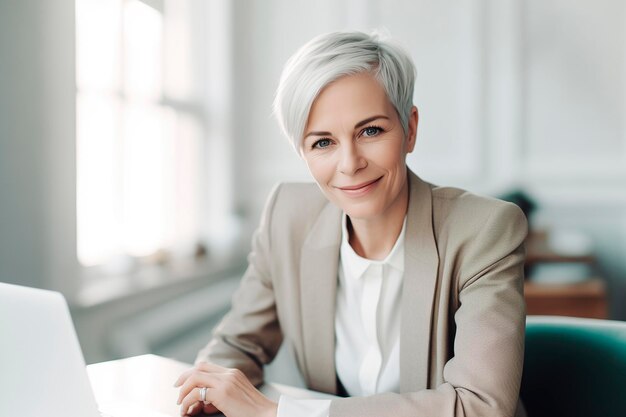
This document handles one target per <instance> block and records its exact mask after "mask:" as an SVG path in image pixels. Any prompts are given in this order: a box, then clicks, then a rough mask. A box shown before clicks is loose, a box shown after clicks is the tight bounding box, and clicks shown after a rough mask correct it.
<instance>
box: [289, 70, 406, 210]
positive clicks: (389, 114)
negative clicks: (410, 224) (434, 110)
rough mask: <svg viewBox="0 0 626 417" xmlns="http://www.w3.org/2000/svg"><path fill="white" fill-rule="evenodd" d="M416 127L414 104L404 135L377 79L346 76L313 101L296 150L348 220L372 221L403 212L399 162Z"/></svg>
mask: <svg viewBox="0 0 626 417" xmlns="http://www.w3.org/2000/svg"><path fill="white" fill-rule="evenodd" d="M416 129H417V109H416V108H415V107H413V108H412V109H411V115H410V118H409V134H408V136H407V137H405V134H404V130H403V129H402V125H401V122H400V119H399V118H398V115H397V113H396V111H395V108H394V107H393V105H392V104H391V102H390V101H389V99H388V98H387V94H386V93H385V90H384V89H383V87H382V86H381V85H380V84H379V82H378V81H377V80H376V79H375V78H374V77H373V76H372V75H371V74H369V73H361V74H357V75H350V76H345V77H342V78H340V79H338V80H336V81H334V82H333V83H331V84H329V85H328V86H326V88H324V89H323V90H322V92H321V93H320V94H319V95H318V97H317V98H316V99H315V101H314V102H313V105H312V107H311V112H310V113H309V119H308V123H307V126H306V128H305V131H304V135H305V137H304V140H303V142H302V144H301V149H300V151H301V154H302V156H303V158H304V160H305V161H306V163H307V166H308V167H309V171H310V172H311V174H312V175H313V177H314V178H315V181H316V182H317V184H318V185H319V187H320V188H321V190H322V192H323V193H324V194H325V195H326V197H327V198H328V199H329V200H330V201H332V202H333V203H335V204H336V205H337V206H339V207H341V208H342V209H343V210H344V211H345V212H346V214H348V216H350V218H351V219H364V220H374V219H376V218H379V216H385V215H387V214H390V213H398V210H399V209H401V211H402V216H404V211H405V210H406V204H407V201H408V193H407V187H406V163H405V160H406V154H407V153H409V152H412V151H413V148H414V147H415V134H416ZM400 205H404V207H403V208H400V207H399V206H400ZM394 209H395V210H394Z"/></svg>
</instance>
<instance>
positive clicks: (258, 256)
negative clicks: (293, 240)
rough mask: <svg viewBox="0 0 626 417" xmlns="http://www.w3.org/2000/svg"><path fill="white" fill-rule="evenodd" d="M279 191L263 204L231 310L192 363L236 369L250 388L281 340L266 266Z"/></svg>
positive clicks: (267, 266) (268, 266) (269, 360)
mask: <svg viewBox="0 0 626 417" xmlns="http://www.w3.org/2000/svg"><path fill="white" fill-rule="evenodd" d="M280 188H281V187H280V185H278V186H277V187H276V188H275V189H274V190H273V191H272V193H271V194H270V197H269V199H268V201H267V203H266V206H265V209H264V211H263V215H262V217H261V223H260V226H259V228H258V229H257V231H256V232H255V233H254V236H253V239H252V250H251V252H250V254H249V255H248V269H247V270H246V272H245V274H244V276H243V278H242V280H241V284H240V286H239V288H238V289H237V291H236V292H235V294H234V296H233V300H232V307H231V310H230V312H229V313H228V314H227V315H226V316H225V317H224V318H223V319H222V321H221V322H220V324H219V325H218V326H217V327H216V329H215V330H214V332H213V338H212V339H211V341H210V342H209V343H208V345H207V346H206V347H205V348H204V349H202V350H201V351H200V352H199V353H198V357H197V359H196V363H199V362H210V363H215V364H218V365H220V366H222V367H226V368H236V369H239V370H240V371H242V372H243V373H244V374H245V375H246V376H247V377H248V378H249V379H250V382H252V384H254V385H259V384H261V383H262V382H263V365H264V364H267V363H269V362H271V361H272V359H273V358H274V356H276V353H277V352H278V349H279V347H280V345H281V343H282V340H283V336H282V332H281V329H280V325H279V323H278V318H277V314H276V304H275V298H274V297H275V296H274V290H273V288H272V281H271V276H270V264H269V263H270V253H271V242H270V233H269V231H270V230H271V221H272V212H273V209H274V204H275V202H276V199H277V196H278V194H279V192H280ZM208 301H209V300H207V302H208Z"/></svg>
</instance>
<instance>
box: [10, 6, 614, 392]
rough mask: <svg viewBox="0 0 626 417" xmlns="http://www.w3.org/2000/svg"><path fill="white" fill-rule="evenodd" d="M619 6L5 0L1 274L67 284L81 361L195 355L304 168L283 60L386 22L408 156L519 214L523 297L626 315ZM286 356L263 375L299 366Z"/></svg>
mask: <svg viewBox="0 0 626 417" xmlns="http://www.w3.org/2000/svg"><path fill="white" fill-rule="evenodd" d="M625 18H626V3H624V2H622V1H619V0H597V1H594V2H589V1H586V0H568V1H566V0H551V1H545V0H464V1H451V0H445V1H427V0H321V1H316V2H311V1H302V0H298V1H295V0H266V1H259V0H233V1H227V0H39V1H37V0H13V1H12V0H0V281H3V282H9V283H16V284H20V285H27V286H33V287H40V288H49V289H54V290H58V291H61V292H63V293H64V294H65V296H66V297H67V299H68V301H69V303H70V306H71V310H72V315H73V318H74V321H75V324H76V327H77V331H78V334H79V338H80V341H81V344H82V346H83V350H84V354H85V357H86V360H87V362H88V363H93V362H99V361H104V360H108V359H113V358H120V357H126V356H131V355H135V354H141V353H146V352H153V353H157V354H160V355H164V356H168V357H173V358H177V359H180V360H183V361H187V362H191V361H193V359H194V357H195V354H196V352H197V350H198V349H199V348H201V347H202V346H203V345H204V344H205V343H206V342H207V341H208V339H209V337H210V331H211V329H212V328H213V326H214V325H215V323H216V322H217V321H218V320H219V318H220V317H221V316H222V315H223V314H224V312H225V311H226V310H227V309H228V306H229V302H230V296H231V294H232V291H233V290H234V289H235V288H236V286H237V283H238V280H239V278H240V277H241V274H242V272H243V270H244V268H245V265H246V259H245V257H246V254H247V250H248V248H249V241H250V238H251V234H252V232H253V231H254V229H255V227H256V225H257V222H258V220H259V215H260V211H261V209H262V207H263V204H264V200H265V198H266V196H267V194H268V192H269V191H270V189H271V188H272V186H273V185H274V184H275V183H276V182H279V181H311V178H310V177H309V174H308V172H307V170H306V166H305V165H304V163H303V162H302V161H301V160H300V159H299V157H298V156H297V155H296V154H295V153H294V152H293V150H292V149H291V147H290V145H289V144H288V143H287V141H286V139H285V138H283V137H282V135H281V133H280V131H279V128H278V126H277V123H276V121H275V119H274V118H273V116H272V114H271V104H272V100H273V94H274V90H275V88H276V85H277V83H278V79H279V76H280V72H281V69H282V66H283V65H284V63H285V61H286V60H287V58H288V57H289V56H290V55H291V54H292V53H293V52H294V51H295V50H296V49H297V48H298V47H299V46H300V45H302V44H303V43H304V42H306V41H308V40H309V39H310V38H312V37H313V36H315V35H317V34H320V33H323V32H327V31H333V30H342V29H355V30H363V31H370V30H372V29H378V30H380V31H382V32H384V33H388V34H389V35H391V36H392V37H393V38H394V39H395V40H396V41H397V42H398V43H399V44H401V45H402V46H403V47H404V48H405V49H406V50H407V51H408V52H409V53H410V54H411V56H412V57H413V59H414V61H415V64H416V67H417V73H418V77H417V83H416V90H415V104H416V105H417V106H418V108H419V111H420V123H419V128H418V144H417V148H416V151H415V152H414V153H413V154H412V155H410V157H409V166H410V167H411V168H412V169H413V170H414V171H415V172H416V173H418V175H420V176H421V177H422V178H423V179H425V180H427V181H430V182H434V183H436V184H441V185H452V186H459V187H462V188H466V189H468V190H471V191H473V192H476V193H481V194H486V195H492V196H496V197H501V198H505V199H508V200H510V201H514V202H516V203H517V204H519V205H520V206H521V207H522V208H523V209H524V210H525V212H526V213H527V215H528V217H529V220H530V225H531V235H530V237H529V242H528V252H529V253H528V255H529V256H528V262H527V268H526V269H527V271H526V272H527V277H526V281H527V282H526V297H527V304H528V310H529V314H558V315H571V316H579V317H597V318H611V319H617V320H626V124H625V122H626V106H625V103H624V98H625V97H626V29H625V27H626V26H624V24H623V22H624V19H625ZM283 358H284V359H283ZM288 361H289V359H288V352H287V353H282V354H281V359H279V360H278V361H277V363H276V364H275V365H274V366H273V367H272V368H271V369H270V376H269V378H270V379H273V380H277V381H280V382H286V383H292V384H296V385H297V384H298V377H297V375H295V374H294V373H293V372H292V370H290V367H289V366H288V365H287V364H288Z"/></svg>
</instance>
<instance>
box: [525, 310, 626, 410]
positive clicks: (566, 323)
mask: <svg viewBox="0 0 626 417" xmlns="http://www.w3.org/2000/svg"><path fill="white" fill-rule="evenodd" d="M520 395H521V398H522V401H523V402H524V406H525V407H526V411H527V413H528V417H542V416H549V417H558V416H564V417H565V416H566V417H578V416H580V417H583V416H584V417H593V416H598V417H613V416H615V417H626V322H618V321H610V320H593V319H578V318H570V317H549V316H544V317H541V316H537V317H528V320H527V323H526V349H525V355H524V374H523V377H522V387H521V393H520Z"/></svg>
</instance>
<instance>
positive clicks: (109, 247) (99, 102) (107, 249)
mask: <svg viewBox="0 0 626 417" xmlns="http://www.w3.org/2000/svg"><path fill="white" fill-rule="evenodd" d="M76 107H77V149H76V151H77V171H78V172H77V217H78V236H77V239H78V258H79V261H80V262H81V263H82V264H83V265H96V264H100V263H103V262H104V261H105V260H106V259H108V258H109V257H111V256H113V255H115V254H117V253H118V252H119V238H118V236H119V221H118V219H119V214H120V206H119V204H118V202H119V199H118V195H119V184H120V181H119V174H120V172H121V165H120V160H119V155H120V148H119V141H118V138H119V126H120V124H119V122H120V118H119V117H120V104H119V101H118V99H116V98H113V97H111V96H108V97H107V96H103V95H94V94H86V93H81V94H79V95H78V97H77V106H76Z"/></svg>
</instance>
